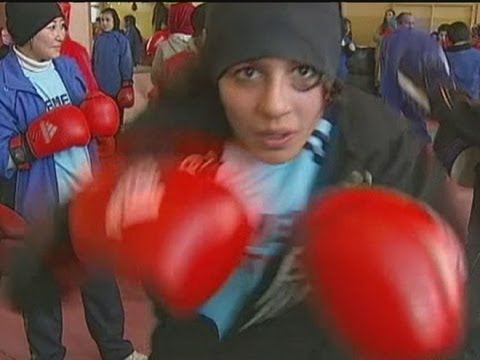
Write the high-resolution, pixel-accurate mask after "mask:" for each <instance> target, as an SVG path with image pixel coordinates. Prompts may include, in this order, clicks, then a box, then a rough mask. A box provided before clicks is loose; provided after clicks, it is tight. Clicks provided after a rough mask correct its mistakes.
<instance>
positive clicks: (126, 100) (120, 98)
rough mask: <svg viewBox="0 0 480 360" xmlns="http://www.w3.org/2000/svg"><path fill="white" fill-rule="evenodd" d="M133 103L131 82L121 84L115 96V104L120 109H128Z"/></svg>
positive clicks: (133, 94) (133, 95)
mask: <svg viewBox="0 0 480 360" xmlns="http://www.w3.org/2000/svg"><path fill="white" fill-rule="evenodd" d="M134 103H135V92H134V90H133V81H131V80H130V81H124V82H122V87H121V88H120V91H119V92H118V94H117V104H118V107H119V108H120V109H128V108H131V107H132V106H133V104H134Z"/></svg>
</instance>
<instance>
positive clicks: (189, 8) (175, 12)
mask: <svg viewBox="0 0 480 360" xmlns="http://www.w3.org/2000/svg"><path fill="white" fill-rule="evenodd" d="M193 10H195V6H193V4H192V3H191V2H187V3H183V2H179V3H176V4H173V5H172V6H170V10H169V12H168V29H169V30H170V34H175V33H182V34H187V35H192V34H193V28H192V21H191V18H192V13H193Z"/></svg>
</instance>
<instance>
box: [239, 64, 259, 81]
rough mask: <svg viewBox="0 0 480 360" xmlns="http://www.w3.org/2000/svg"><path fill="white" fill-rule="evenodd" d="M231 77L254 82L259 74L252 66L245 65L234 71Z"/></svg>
mask: <svg viewBox="0 0 480 360" xmlns="http://www.w3.org/2000/svg"><path fill="white" fill-rule="evenodd" d="M233 75H234V76H235V78H237V79H239V80H254V79H257V78H258V77H259V76H260V75H261V74H260V71H258V69H256V68H255V67H254V66H252V65H245V66H242V67H239V68H237V69H235V70H234V72H233Z"/></svg>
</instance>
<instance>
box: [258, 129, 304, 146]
mask: <svg viewBox="0 0 480 360" xmlns="http://www.w3.org/2000/svg"><path fill="white" fill-rule="evenodd" d="M295 134H296V131H293V130H290V129H281V130H273V131H263V132H259V133H258V137H259V139H260V142H261V143H262V145H263V146H264V147H266V148H268V149H282V148H284V147H286V146H287V145H288V144H289V143H290V141H291V140H292V139H293V137H294V136H295Z"/></svg>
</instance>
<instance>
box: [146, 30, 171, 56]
mask: <svg viewBox="0 0 480 360" xmlns="http://www.w3.org/2000/svg"><path fill="white" fill-rule="evenodd" d="M169 35H170V32H169V31H168V29H165V30H160V31H157V32H156V33H154V34H153V35H152V36H151V37H150V39H148V42H147V45H146V47H145V48H146V49H145V50H146V51H145V52H146V55H147V56H152V57H153V56H155V52H156V51H157V47H158V44H160V43H161V42H162V41H165V40H167V39H168V36H169Z"/></svg>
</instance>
